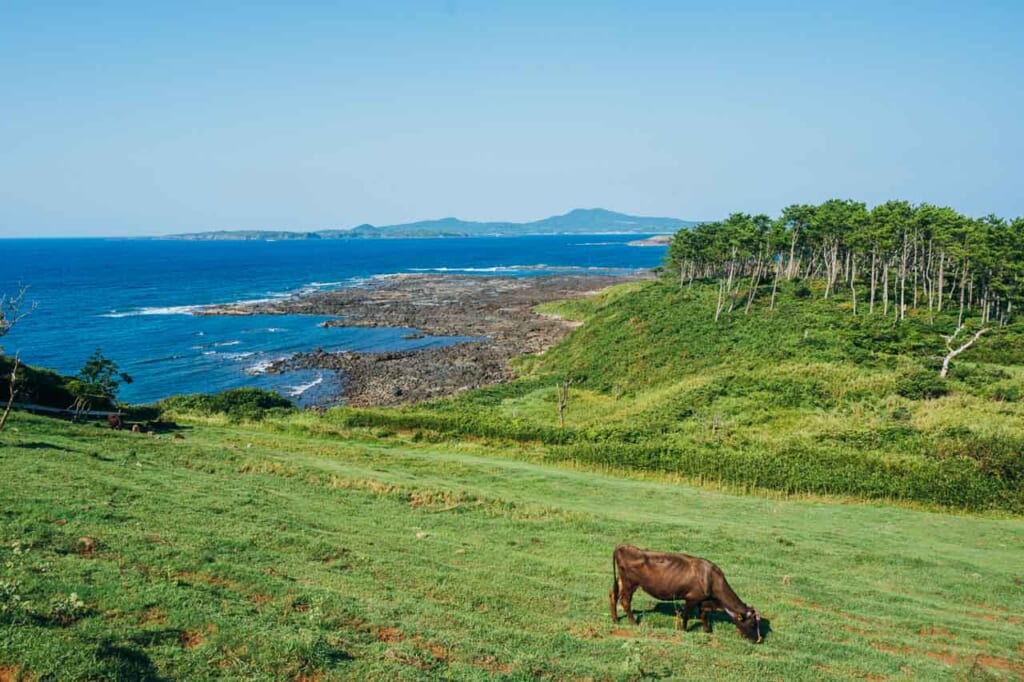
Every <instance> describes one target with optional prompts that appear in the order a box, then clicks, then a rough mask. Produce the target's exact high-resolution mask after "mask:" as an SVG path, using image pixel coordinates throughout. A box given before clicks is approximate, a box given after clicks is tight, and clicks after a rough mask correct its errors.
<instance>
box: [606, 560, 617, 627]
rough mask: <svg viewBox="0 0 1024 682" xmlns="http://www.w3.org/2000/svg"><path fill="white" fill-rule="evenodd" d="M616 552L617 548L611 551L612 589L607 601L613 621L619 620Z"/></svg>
mask: <svg viewBox="0 0 1024 682" xmlns="http://www.w3.org/2000/svg"><path fill="white" fill-rule="evenodd" d="M617 552H618V550H616V551H615V552H612V589H611V592H609V593H608V602H609V606H610V607H611V612H612V622H613V623H618V622H619V609H618V603H619V576H618V571H617V569H618V561H617V560H616V559H617V557H616V556H615V555H616V554H617Z"/></svg>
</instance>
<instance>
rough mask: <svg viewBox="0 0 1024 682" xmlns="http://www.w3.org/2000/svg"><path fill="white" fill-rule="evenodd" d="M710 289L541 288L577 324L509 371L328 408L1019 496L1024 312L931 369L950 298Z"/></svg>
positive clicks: (716, 476)
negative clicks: (929, 302) (912, 310)
mask: <svg viewBox="0 0 1024 682" xmlns="http://www.w3.org/2000/svg"><path fill="white" fill-rule="evenodd" d="M715 296H716V289H715V288H714V287H711V286H700V285H695V286H694V287H693V288H685V287H684V288H680V287H679V286H678V285H676V284H675V283H673V282H665V281H661V282H652V283H647V284H631V285H627V286H624V287H618V288H615V289H612V290H610V291H608V292H606V293H604V294H602V295H600V296H597V297H594V298H592V299H588V300H583V301H572V302H569V303H563V304H556V305H548V306H544V307H543V308H542V310H543V311H544V312H547V313H551V314H559V315H563V316H566V317H572V318H575V319H579V320H581V321H582V322H583V324H582V326H581V327H580V328H578V329H577V330H576V331H575V332H574V333H573V334H572V335H571V336H570V337H569V338H568V339H567V340H566V341H564V342H563V343H561V344H559V345H558V346H556V347H554V348H552V349H551V350H549V351H548V352H547V353H545V354H544V355H542V356H539V357H534V358H526V359H524V360H523V361H522V362H521V363H520V370H521V372H522V376H523V378H522V379H521V380H519V381H517V382H514V383H512V384H508V385H505V386H500V387H496V388H493V389H487V390H483V391H475V392H471V393H467V394H464V395H462V396H460V397H458V398H455V399H452V400H448V401H442V402H440V403H436V404H433V405H429V406H420V407H413V408H407V409H405V410H401V411H394V410H381V411H376V412H374V411H363V412H358V413H357V412H345V411H338V412H336V413H335V417H336V418H337V419H339V420H341V421H343V422H345V423H358V424H378V425H387V426H390V427H391V428H409V429H417V428H420V429H424V430H434V431H442V432H450V433H463V434H478V435H483V436H487V437H499V438H508V439H513V440H523V441H529V440H536V441H540V442H542V443H545V444H546V445H547V446H548V450H547V451H548V456H549V457H550V458H553V459H569V460H575V461H581V462H590V463H600V464H604V465H610V466H613V467H621V468H625V469H638V468H640V469H653V470H660V471H669V472H673V473H678V474H682V475H684V476H687V477H689V478H691V479H695V480H696V479H700V480H705V481H714V482H719V483H724V484H728V485H733V486H739V487H743V488H749V487H754V488H769V489H776V490H783V491H787V492H812V493H829V494H844V495H855V496H860V497H870V498H883V499H904V500H910V501H917V502H922V503H926V504H939V505H943V506H948V507H957V508H963V509H978V510H981V509H1005V510H1009V511H1014V512H1021V511H1024V485H1022V483H1024V457H1021V453H1022V452H1024V404H1022V403H1021V396H1022V394H1024V326H1022V325H1021V324H1019V323H1018V324H1015V325H1011V326H1007V327H999V328H996V329H994V330H993V331H992V332H990V333H989V334H988V335H986V336H985V337H984V338H983V340H982V341H981V342H979V343H978V344H977V345H976V347H974V348H972V349H970V350H969V351H967V352H966V353H964V354H963V355H962V356H960V357H959V358H958V359H957V361H956V362H954V363H953V371H952V372H951V374H950V377H949V378H948V379H945V380H943V379H940V378H939V377H938V368H939V364H940V359H941V356H942V354H944V353H945V343H944V341H943V338H942V335H943V334H948V333H950V332H951V331H952V330H953V329H954V328H955V327H956V318H955V315H950V314H945V315H940V316H937V317H935V318H934V319H931V318H929V317H928V316H926V315H923V314H922V315H919V316H911V317H910V318H908V319H907V320H905V321H904V322H902V323H900V324H899V325H898V326H894V325H893V323H892V320H891V318H889V319H885V318H882V316H881V315H875V316H868V315H864V314H863V313H862V314H861V315H858V316H853V315H851V314H850V310H849V307H848V305H847V304H846V303H845V302H844V301H843V300H842V297H841V296H838V297H836V296H834V297H833V298H832V299H830V300H822V299H821V297H820V291H818V290H816V289H814V288H812V287H811V286H808V285H807V284H804V283H785V284H784V286H783V287H782V290H781V292H780V295H779V303H778V305H777V307H776V309H775V310H769V309H768V307H767V305H765V304H764V303H763V302H762V303H760V304H759V305H757V306H755V307H754V308H753V310H752V311H751V313H750V314H749V315H745V314H744V313H743V310H742V304H741V305H740V307H739V308H738V309H737V310H735V311H733V312H732V313H731V314H728V315H725V316H723V318H722V319H721V320H720V321H719V322H715V321H714V298H715ZM836 299H838V302H837V300H836ZM565 378H570V379H571V380H572V385H571V387H570V392H569V400H568V404H567V406H566V410H565V413H564V421H565V425H564V427H559V424H558V407H557V403H558V398H557V393H558V384H559V383H561V382H562V381H563V380H564V379H565Z"/></svg>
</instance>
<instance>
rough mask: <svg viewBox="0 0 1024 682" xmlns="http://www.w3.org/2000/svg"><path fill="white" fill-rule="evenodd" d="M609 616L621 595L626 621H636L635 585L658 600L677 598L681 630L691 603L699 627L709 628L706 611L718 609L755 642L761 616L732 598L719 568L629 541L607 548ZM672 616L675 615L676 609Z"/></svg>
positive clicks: (615, 613) (615, 611) (615, 614)
mask: <svg viewBox="0 0 1024 682" xmlns="http://www.w3.org/2000/svg"><path fill="white" fill-rule="evenodd" d="M612 579H613V580H614V582H613V583H612V591H611V593H609V595H608V598H609V601H610V602H611V610H612V620H613V621H615V622H616V623H618V622H619V611H618V608H617V607H616V605H617V604H618V603H619V601H620V599H621V603H622V607H623V608H624V609H625V610H626V617H627V618H629V622H630V623H632V624H633V625H636V624H637V622H636V618H634V617H633V608H632V601H633V593H634V592H635V591H636V588H638V587H640V588H642V589H643V591H644V592H646V593H647V594H649V595H651V596H652V597H654V598H655V599H659V600H661V601H671V602H676V601H682V602H683V603H684V605H683V608H682V614H681V615H682V620H683V629H684V630H685V629H686V626H687V625H688V624H689V614H690V610H691V609H693V608H694V607H696V608H697V609H699V612H700V620H701V623H703V624H704V631H705V632H711V625H710V624H709V623H708V614H709V613H710V612H711V611H714V610H715V609H722V610H723V611H725V612H726V613H728V614H729V616H730V617H731V618H732V620H733V622H734V623H736V627H737V628H738V629H739V631H740V633H741V634H742V635H743V636H745V637H748V638H750V639H753V640H754V641H755V642H757V643H758V644H760V643H761V641H762V639H763V638H762V637H761V615H760V614H759V613H758V612H757V609H755V608H754V607H752V606H748V605H746V604H744V603H743V601H742V600H741V599H740V598H739V597H738V596H736V593H735V592H733V589H732V588H731V587H729V583H728V582H726V580H725V575H724V574H723V573H722V569H720V568H718V566H715V565H714V564H713V563H711V562H710V561H708V560H707V559H701V558H699V557H693V556H689V555H687V554H673V553H669V552H648V551H646V550H643V549H637V548H636V547H633V546H631V545H619V546H618V547H616V548H615V551H614V552H612ZM676 608H677V611H676V617H677V618H678V617H679V615H680V613H679V610H678V606H677V607H676Z"/></svg>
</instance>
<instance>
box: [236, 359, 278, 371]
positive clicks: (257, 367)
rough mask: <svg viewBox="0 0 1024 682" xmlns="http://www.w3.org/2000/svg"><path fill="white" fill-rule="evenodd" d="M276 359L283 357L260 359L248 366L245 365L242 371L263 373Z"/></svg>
mask: <svg viewBox="0 0 1024 682" xmlns="http://www.w3.org/2000/svg"><path fill="white" fill-rule="evenodd" d="M278 360H284V358H283V357H280V358H268V359H265V360H260V361H259V362H257V363H256V364H254V365H249V366H248V367H246V368H245V370H244V371H245V373H246V374H264V373H265V372H266V371H267V370H268V369H270V366H271V365H273V364H274V363H275V362H277V361H278Z"/></svg>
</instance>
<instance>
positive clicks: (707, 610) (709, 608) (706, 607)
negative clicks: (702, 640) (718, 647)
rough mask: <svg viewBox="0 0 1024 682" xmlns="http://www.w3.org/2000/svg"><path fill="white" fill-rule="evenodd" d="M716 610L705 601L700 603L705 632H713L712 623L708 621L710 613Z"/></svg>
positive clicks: (701, 619)
mask: <svg viewBox="0 0 1024 682" xmlns="http://www.w3.org/2000/svg"><path fill="white" fill-rule="evenodd" d="M714 610H715V608H714V607H713V606H711V605H710V604H708V603H707V602H703V603H701V605H700V622H701V623H702V624H703V625H704V632H711V623H710V622H708V614H709V613H711V612H712V611H714Z"/></svg>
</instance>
